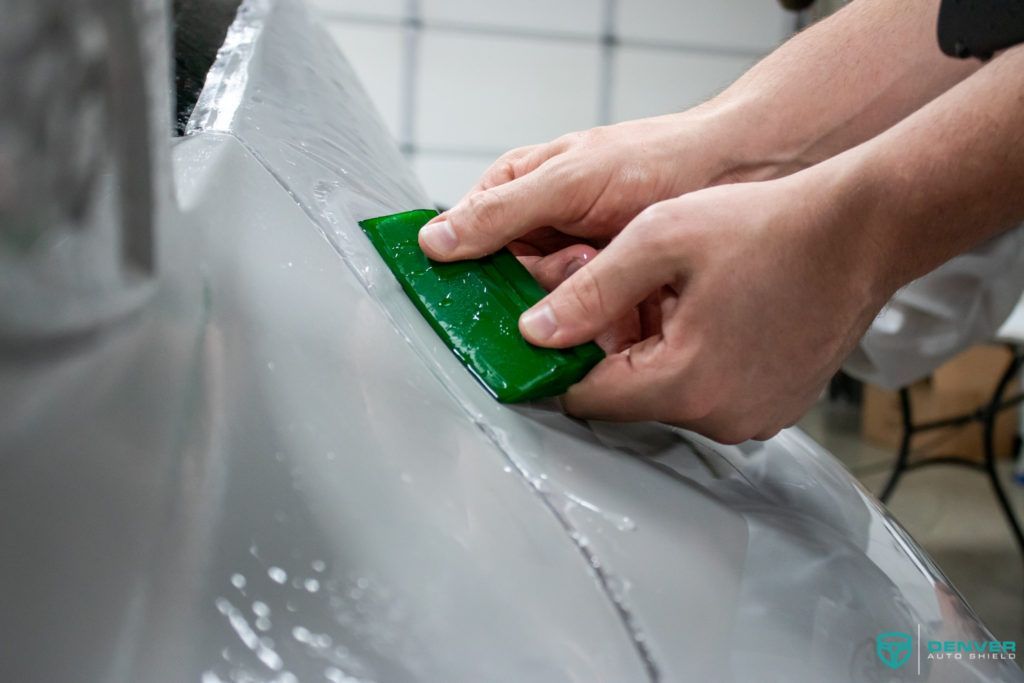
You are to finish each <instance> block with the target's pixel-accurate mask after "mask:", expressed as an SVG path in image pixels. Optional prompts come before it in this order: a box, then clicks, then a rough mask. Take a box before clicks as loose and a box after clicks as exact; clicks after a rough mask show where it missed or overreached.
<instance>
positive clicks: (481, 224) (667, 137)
mask: <svg viewBox="0 0 1024 683" xmlns="http://www.w3.org/2000/svg"><path fill="white" fill-rule="evenodd" d="M719 129H720V121H719V119H718V118H716V116H715V114H714V113H713V112H711V111H709V110H706V109H705V108H702V107H698V108H695V109H691V110H689V111H687V112H683V113H681V114H672V115H668V116H659V117H656V118H649V119H641V120H638V121H628V122H626V123H620V124H616V125H614V126H605V127H601V128H594V129H592V130H588V131H584V132H580V133H571V134H569V135H564V136H562V137H560V138H558V139H557V140H554V141H553V142H549V143H546V144H541V145H533V146H530V147H522V148H519V149H514V150H512V151H511V152H508V153H506V154H505V155H503V156H502V157H501V158H500V159H498V160H497V161H496V162H495V163H494V164H493V165H492V166H491V167H490V168H489V169H488V170H487V171H486V172H485V173H484V175H483V177H482V178H481V179H480V181H479V182H478V183H477V185H476V186H475V187H473V188H472V189H471V190H470V191H469V192H468V193H467V194H466V196H465V197H463V198H462V199H461V200H460V201H459V202H458V203H456V205H455V206H454V207H453V208H452V209H450V210H449V211H446V212H445V213H443V214H441V215H440V216H438V217H436V218H435V219H433V220H432V221H430V223H428V224H427V225H426V226H425V227H424V228H423V230H421V232H420V246H421V247H422V248H423V251H424V252H426V254H427V255H428V256H430V257H431V258H433V259H436V260H441V261H452V260H459V259H466V258H476V257H479V256H483V255H484V254H488V253H491V252H493V251H496V250H497V249H499V248H501V247H503V246H505V245H506V244H508V243H509V242H513V241H514V240H521V241H522V242H523V243H524V245H525V246H526V247H528V249H527V251H530V250H533V251H534V252H536V253H535V254H534V255H545V256H554V255H555V254H557V252H559V251H560V250H561V249H563V248H565V247H566V246H570V245H571V246H574V247H576V249H575V251H572V252H567V253H564V254H559V255H558V256H557V257H556V258H555V259H553V260H552V261H551V262H549V263H551V264H554V265H551V266H549V267H548V270H551V269H552V268H554V267H555V266H556V265H557V266H564V265H566V264H571V263H573V262H578V263H582V262H585V261H586V260H587V258H589V256H591V255H592V254H593V249H592V248H588V249H583V250H582V251H581V250H580V246H586V247H600V246H603V245H604V244H606V243H607V242H608V240H610V239H611V238H612V237H614V236H615V235H616V234H617V233H618V231H619V230H621V229H622V227H623V226H625V225H626V223H628V222H629V221H630V220H632V219H633V218H634V217H635V216H636V215H637V214H638V213H639V212H640V211H642V210H643V209H645V208H647V207H648V206H650V205H651V204H653V203H655V202H657V201H660V200H662V199H667V198H669V197H677V196H679V195H680V194H683V193H685V192H690V191H692V190H695V189H699V188H702V187H707V186H708V185H712V184H716V183H719V182H726V181H729V180H736V179H738V177H739V176H740V174H741V173H742V174H748V173H754V172H757V170H759V169H754V168H752V167H751V166H750V165H749V164H748V165H745V166H744V167H743V168H739V166H738V163H737V162H735V160H734V159H732V158H731V157H730V153H729V151H730V146H729V145H728V144H727V143H726V142H725V141H724V140H723V139H721V136H720V134H719Z"/></svg>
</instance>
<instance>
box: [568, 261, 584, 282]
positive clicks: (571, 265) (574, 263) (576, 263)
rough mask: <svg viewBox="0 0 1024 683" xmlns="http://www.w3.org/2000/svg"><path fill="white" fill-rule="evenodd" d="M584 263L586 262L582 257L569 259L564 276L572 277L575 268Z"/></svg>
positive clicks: (577, 268)
mask: <svg viewBox="0 0 1024 683" xmlns="http://www.w3.org/2000/svg"><path fill="white" fill-rule="evenodd" d="M585 265H587V262H586V261H584V260H583V259H580V258H574V259H573V260H572V261H569V265H567V266H566V267H565V277H566V278H570V277H572V274H573V273H575V272H576V271H577V270H579V269H580V268H582V267H583V266H585Z"/></svg>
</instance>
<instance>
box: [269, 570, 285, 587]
mask: <svg viewBox="0 0 1024 683" xmlns="http://www.w3.org/2000/svg"><path fill="white" fill-rule="evenodd" d="M267 576H269V577H270V580H271V581H273V582H274V583H281V584H283V583H284V582H285V581H287V580H288V572H286V571H285V570H283V569H281V568H280V567H271V568H270V569H268V570H267Z"/></svg>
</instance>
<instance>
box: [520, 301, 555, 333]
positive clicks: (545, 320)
mask: <svg viewBox="0 0 1024 683" xmlns="http://www.w3.org/2000/svg"><path fill="white" fill-rule="evenodd" d="M519 325H520V326H521V327H522V329H523V333H524V334H525V335H526V336H528V337H530V338H531V339H534V340H536V341H545V340H546V339H550V338H551V337H552V336H554V334H555V331H557V330H558V321H557V320H555V312H554V311H552V310H551V306H548V305H547V304H543V305H541V306H538V307H537V308H532V309H530V310H529V311H527V312H526V313H523V315H522V317H521V318H519Z"/></svg>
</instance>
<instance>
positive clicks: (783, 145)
mask: <svg viewBox="0 0 1024 683" xmlns="http://www.w3.org/2000/svg"><path fill="white" fill-rule="evenodd" d="M682 115H683V116H686V117H688V119H689V124H690V125H695V126H696V127H697V129H699V130H700V131H701V141H702V144H703V145H705V146H706V147H707V148H708V149H711V150H714V153H715V156H716V157H717V159H718V163H717V166H716V168H715V173H716V176H715V181H714V182H712V183H710V184H712V185H721V184H726V183H736V182H752V181H758V180H775V179H778V178H783V177H785V176H788V175H791V174H793V173H796V172H798V171H802V170H804V169H805V168H807V167H808V166H810V165H811V164H812V162H811V161H810V160H808V159H805V158H804V157H803V156H802V151H803V150H801V149H800V148H799V147H798V146H796V145H794V144H792V143H791V142H790V141H789V138H790V137H792V136H791V135H787V126H784V125H783V122H780V121H778V120H777V119H778V117H777V116H775V115H774V113H772V112H765V111H764V107H762V106H760V105H759V103H758V101H757V99H756V98H754V97H749V96H746V95H743V94H740V95H732V94H730V93H728V92H726V93H723V94H722V95H719V96H718V97H715V98H713V99H711V100H708V101H707V102H705V103H703V104H701V105H699V106H697V107H694V108H693V109H690V110H688V111H686V112H683V114H682ZM791 128H792V126H791V125H790V126H788V129H790V132H791Z"/></svg>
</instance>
